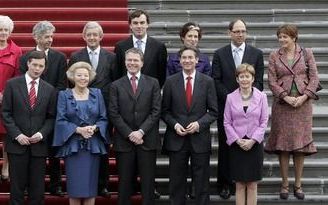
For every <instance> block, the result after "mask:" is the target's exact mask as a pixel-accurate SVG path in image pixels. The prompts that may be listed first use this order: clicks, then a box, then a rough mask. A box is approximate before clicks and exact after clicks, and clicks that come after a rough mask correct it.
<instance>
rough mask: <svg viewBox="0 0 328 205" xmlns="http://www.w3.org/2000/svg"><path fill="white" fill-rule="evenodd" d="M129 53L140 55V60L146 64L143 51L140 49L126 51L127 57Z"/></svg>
mask: <svg viewBox="0 0 328 205" xmlns="http://www.w3.org/2000/svg"><path fill="white" fill-rule="evenodd" d="M128 53H134V54H138V55H139V56H140V60H141V61H142V62H144V54H143V52H142V50H140V49H139V48H135V47H132V48H130V49H128V50H126V51H125V56H126V55H127V54H128Z"/></svg>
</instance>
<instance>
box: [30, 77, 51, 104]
mask: <svg viewBox="0 0 328 205" xmlns="http://www.w3.org/2000/svg"><path fill="white" fill-rule="evenodd" d="M47 94H48V95H49V94H50V93H47V91H46V89H45V84H44V82H43V81H42V80H41V79H40V80H39V87H38V93H37V96H36V103H35V106H34V108H35V109H36V108H37V107H38V106H39V105H40V104H41V102H42V99H44V96H45V95H47Z"/></svg>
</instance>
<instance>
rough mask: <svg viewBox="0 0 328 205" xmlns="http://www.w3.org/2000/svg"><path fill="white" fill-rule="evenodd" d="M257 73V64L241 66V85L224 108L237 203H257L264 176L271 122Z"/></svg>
mask: <svg viewBox="0 0 328 205" xmlns="http://www.w3.org/2000/svg"><path fill="white" fill-rule="evenodd" d="M254 76H255V70H254V68H253V66H251V65H249V64H241V65H240V66H238V67H237V70H236V78H237V82H238V84H239V88H238V89H237V90H235V91H234V92H232V93H230V94H229V95H228V96H227V101H226V105H225V109H224V128H225V132H226V134H227V144H228V145H229V146H231V149H230V153H229V154H230V170H231V173H230V174H231V178H232V180H234V181H235V182H236V205H245V204H247V205H256V204H257V181H259V180H261V179H262V167H263V143H262V141H263V138H264V133H265V128H266V127H267V123H268V101H267V96H266V95H265V93H263V92H261V91H259V90H258V89H257V88H255V87H253V86H252V84H253V82H254ZM246 199H247V203H245V202H246Z"/></svg>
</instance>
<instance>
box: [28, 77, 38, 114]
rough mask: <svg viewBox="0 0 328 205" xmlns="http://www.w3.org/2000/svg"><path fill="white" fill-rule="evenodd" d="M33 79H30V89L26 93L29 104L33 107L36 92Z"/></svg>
mask: <svg viewBox="0 0 328 205" xmlns="http://www.w3.org/2000/svg"><path fill="white" fill-rule="evenodd" d="M35 83H36V82H35V80H32V81H31V89H30V92H29V94H28V98H29V100H30V106H31V108H32V109H33V108H34V106H35V103H36V92H35Z"/></svg>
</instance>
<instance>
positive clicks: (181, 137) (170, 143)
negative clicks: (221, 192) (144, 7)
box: [162, 47, 218, 205]
mask: <svg viewBox="0 0 328 205" xmlns="http://www.w3.org/2000/svg"><path fill="white" fill-rule="evenodd" d="M198 54H199V51H198V49H197V48H195V47H183V48H181V49H180V51H179V57H180V63H181V66H182V72H180V73H177V74H175V75H172V76H170V77H169V78H168V79H167V80H166V82H165V84H164V88H163V101H162V118H163V120H164V121H165V123H166V124H167V128H166V132H165V136H164V145H163V149H164V151H166V152H168V154H169V160H170V168H169V169H170V170H169V174H170V191H169V192H170V201H171V204H172V205H173V204H186V198H185V195H186V189H187V185H186V177H187V172H188V161H189V158H190V159H191V167H192V173H193V176H192V177H193V180H194V185H195V204H197V205H207V204H209V174H210V165H209V164H210V163H209V162H210V153H211V135H210V125H211V123H212V122H214V121H215V120H216V118H217V112H218V110H217V99H216V92H215V85H214V81H213V79H212V78H211V77H208V76H206V75H205V74H202V73H200V72H198V71H196V64H197V62H198Z"/></svg>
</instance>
